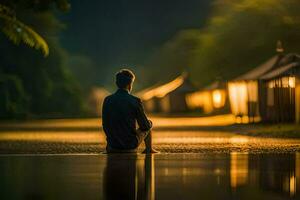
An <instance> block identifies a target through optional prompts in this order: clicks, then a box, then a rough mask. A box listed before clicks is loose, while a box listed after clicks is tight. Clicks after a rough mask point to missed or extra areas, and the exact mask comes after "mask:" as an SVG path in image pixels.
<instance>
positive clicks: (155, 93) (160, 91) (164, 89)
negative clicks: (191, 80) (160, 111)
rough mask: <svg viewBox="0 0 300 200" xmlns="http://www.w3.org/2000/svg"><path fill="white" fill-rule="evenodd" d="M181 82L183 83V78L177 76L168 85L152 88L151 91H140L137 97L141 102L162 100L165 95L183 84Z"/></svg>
mask: <svg viewBox="0 0 300 200" xmlns="http://www.w3.org/2000/svg"><path fill="white" fill-rule="evenodd" d="M183 81H184V77H183V76H179V77H177V78H176V79H175V80H173V81H171V82H169V83H166V84H164V85H161V86H159V87H156V88H153V89H148V90H146V91H142V92H140V93H139V94H137V95H138V96H140V97H141V98H142V100H144V101H146V100H149V99H151V98H153V97H158V98H162V97H164V96H165V95H167V94H168V93H170V92H172V91H173V90H175V89H176V88H178V87H179V86H180V85H181V84H182V83H183Z"/></svg>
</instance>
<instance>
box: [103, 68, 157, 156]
mask: <svg viewBox="0 0 300 200" xmlns="http://www.w3.org/2000/svg"><path fill="white" fill-rule="evenodd" d="M134 79H135V76H134V74H133V73H132V72H131V71H130V70H127V69H123V70H121V71H119V72H118V73H117V74H116V84H117V86H118V90H117V91H116V92H115V93H114V94H112V95H110V96H108V97H106V98H105V100H104V103H103V109H102V124H103V129H104V132H105V134H106V140H107V147H106V149H107V152H131V151H136V149H137V148H138V146H139V145H140V144H141V143H142V141H144V142H145V145H146V149H145V153H156V151H155V150H154V149H153V148H152V136H151V128H152V122H151V121H150V120H148V119H147V117H146V115H145V112H144V109H143V105H142V101H141V100H140V99H139V98H137V97H135V96H133V95H131V94H130V92H131V90H132V85H133V82H134ZM136 124H138V129H137V127H136Z"/></svg>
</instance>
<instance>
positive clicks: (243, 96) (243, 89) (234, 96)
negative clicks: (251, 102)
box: [228, 82, 248, 116]
mask: <svg viewBox="0 0 300 200" xmlns="http://www.w3.org/2000/svg"><path fill="white" fill-rule="evenodd" d="M228 92H229V100H230V107H231V112H232V113H233V114H234V115H236V116H244V115H248V105H247V102H248V89H247V84H246V82H230V83H229V84H228Z"/></svg>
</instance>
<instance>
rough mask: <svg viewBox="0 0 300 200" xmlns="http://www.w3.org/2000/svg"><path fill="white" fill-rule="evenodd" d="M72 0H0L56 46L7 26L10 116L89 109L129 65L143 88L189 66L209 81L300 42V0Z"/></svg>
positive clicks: (6, 113) (4, 98)
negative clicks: (98, 91)
mask: <svg viewBox="0 0 300 200" xmlns="http://www.w3.org/2000/svg"><path fill="white" fill-rule="evenodd" d="M24 2H26V4H25V3H24ZM52 2H54V3H53V4H55V5H57V6H54V5H53V4H52ZM66 2H67V0H59V1H54V0H53V1H47V3H44V2H39V1H33V0H20V1H17V0H14V1H8V0H1V1H0V3H2V4H4V5H8V6H11V7H13V8H14V9H15V10H16V13H17V17H18V18H20V19H22V21H23V22H24V23H26V24H28V25H30V26H31V27H33V28H34V29H35V30H36V31H37V32H38V33H40V34H41V35H42V36H43V37H44V38H45V39H46V41H47V42H48V44H49V47H50V54H49V56H48V57H46V58H45V57H43V55H42V54H41V52H39V51H36V50H34V49H31V48H28V47H27V46H25V45H23V44H19V45H14V44H13V43H12V42H11V41H9V40H8V38H7V37H5V35H4V34H3V33H1V34H0V41H1V45H0V51H1V59H0V94H1V96H0V113H1V117H2V118H18V117H21V118H24V117H36V116H43V117H48V116H72V117H74V116H82V115H85V113H86V105H85V104H86V96H87V95H88V91H89V90H90V88H93V87H105V88H106V89H107V90H109V91H110V92H113V91H114V89H115V86H114V74H115V73H116V71H118V70H119V69H120V68H124V67H125V68H129V69H132V70H133V71H134V72H135V73H136V75H137V80H136V87H135V90H134V91H135V92H136V91H138V90H140V89H142V88H145V87H148V86H151V85H153V84H157V83H162V82H167V81H169V80H171V79H173V78H175V77H176V76H177V75H179V74H181V73H182V72H183V71H186V72H189V74H190V77H191V80H192V81H193V82H194V84H195V85H197V86H198V87H199V88H201V87H205V86H207V85H208V84H210V83H212V82H213V81H215V80H216V79H218V80H220V79H221V80H230V79H232V78H234V77H236V76H238V75H239V74H241V73H244V72H246V71H247V70H249V69H251V68H253V67H255V66H257V65H258V64H260V63H262V62H263V61H265V60H267V59H268V58H270V57H271V56H273V55H274V54H275V53H276V52H275V48H276V42H277V41H278V40H281V41H282V43H283V47H284V48H285V51H286V52H299V49H300V47H299V45H298V44H299V42H300V26H299V25H300V14H299V9H300V2H299V1H298V0H214V1H212V0H188V1H182V0H172V1H171V0H164V1H159V0H153V1H141V0H131V1H125V0H99V1H79V0H72V1H68V3H69V4H70V8H69V7H68V9H61V8H65V7H66V6H65V7H64V5H66ZM61 3H62V5H63V6H61ZM24 5H26V6H24Z"/></svg>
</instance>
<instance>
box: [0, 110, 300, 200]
mask: <svg viewBox="0 0 300 200" xmlns="http://www.w3.org/2000/svg"><path fill="white" fill-rule="evenodd" d="M153 121H154V124H156V128H155V129H154V131H153V136H154V145H155V147H156V148H157V149H158V150H160V151H161V153H160V154H156V155H152V156H146V155H144V154H127V155H118V154H116V155H107V154H103V153H102V151H103V150H104V147H105V138H104V135H103V133H102V132H101V128H99V126H100V124H101V123H100V120H99V119H90V120H50V121H49V120H44V121H32V122H27V123H21V122H15V123H12V122H6V123H2V124H1V125H0V153H1V155H0V177H1V179H0V199H106V200H110V199H300V140H297V139H275V138H273V139H272V138H258V137H249V136H243V135H240V134H237V133H232V132H225V131H214V130H209V129H207V130H206V129H203V127H205V126H224V125H228V124H231V123H232V118H231V116H221V117H213V118H201V119H200V118H181V119H178V118H154V119H153ZM141 150H142V149H141Z"/></svg>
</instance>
